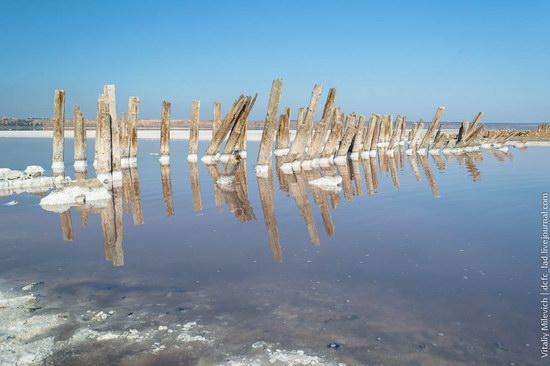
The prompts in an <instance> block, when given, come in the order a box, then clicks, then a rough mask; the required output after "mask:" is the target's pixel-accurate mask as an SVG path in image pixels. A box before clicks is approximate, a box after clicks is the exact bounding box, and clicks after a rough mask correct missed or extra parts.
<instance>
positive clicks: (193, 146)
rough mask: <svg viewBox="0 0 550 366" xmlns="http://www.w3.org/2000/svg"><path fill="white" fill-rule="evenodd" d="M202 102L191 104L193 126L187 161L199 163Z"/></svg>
mask: <svg viewBox="0 0 550 366" xmlns="http://www.w3.org/2000/svg"><path fill="white" fill-rule="evenodd" d="M200 108H201V102H200V101H199V100H194V101H193V102H192V104H191V124H190V126H189V148H188V150H187V160H188V161H190V162H196V161H197V159H198V158H197V151H198V149H199V121H200V117H199V113H200Z"/></svg>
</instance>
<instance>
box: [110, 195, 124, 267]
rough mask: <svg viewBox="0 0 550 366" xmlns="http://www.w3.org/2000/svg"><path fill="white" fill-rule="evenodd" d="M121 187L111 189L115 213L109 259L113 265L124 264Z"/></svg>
mask: <svg viewBox="0 0 550 366" xmlns="http://www.w3.org/2000/svg"><path fill="white" fill-rule="evenodd" d="M122 197H123V189H122V186H120V185H119V186H115V187H114V189H113V205H114V213H115V242H114V247H113V251H112V258H111V261H112V262H113V266H117V267H118V266H123V265H124V249H123V247H122V239H123V234H124V233H123V211H124V210H123V205H122Z"/></svg>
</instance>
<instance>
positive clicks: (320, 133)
mask: <svg viewBox="0 0 550 366" xmlns="http://www.w3.org/2000/svg"><path fill="white" fill-rule="evenodd" d="M335 103H336V89H334V88H330V89H329V91H328V95H327V100H326V102H325V108H324V109H323V114H322V115H321V121H319V124H318V125H317V128H316V129H315V133H314V135H313V139H312V141H311V146H310V148H309V149H308V151H307V154H306V160H305V161H304V163H305V162H307V161H308V160H313V159H318V158H320V157H321V152H322V151H323V146H324V143H325V140H326V138H327V132H328V129H329V127H330V121H331V118H332V112H333V110H334V107H335Z"/></svg>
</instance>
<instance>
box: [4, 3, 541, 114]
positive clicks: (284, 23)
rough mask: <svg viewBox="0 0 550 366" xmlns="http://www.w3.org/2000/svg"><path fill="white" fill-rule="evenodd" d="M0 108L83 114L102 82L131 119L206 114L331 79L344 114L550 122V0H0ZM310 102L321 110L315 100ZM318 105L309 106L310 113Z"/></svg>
mask: <svg viewBox="0 0 550 366" xmlns="http://www.w3.org/2000/svg"><path fill="white" fill-rule="evenodd" d="M0 14H1V15H2V16H1V21H0V49H1V55H0V116H18V117H29V116H33V117H39V116H51V114H52V110H53V95H54V94H53V91H54V89H64V90H65V92H66V100H67V106H66V113H67V116H68V117H70V116H72V109H73V107H74V105H75V104H80V105H81V107H82V110H83V112H84V114H85V115H86V116H90V117H95V108H96V101H97V95H98V93H100V92H101V90H102V86H103V84H105V83H114V84H115V85H116V88H117V103H118V112H119V113H120V112H121V111H123V110H126V109H127V101H128V97H129V96H130V95H137V96H139V97H140V99H141V117H142V118H159V117H160V111H161V101H162V100H170V101H171V102H172V116H173V118H189V116H190V107H191V100H192V99H199V100H200V101H201V107H202V108H201V117H202V118H204V119H210V118H211V116H212V103H213V102H214V101H216V100H219V101H221V102H222V109H223V113H225V112H226V111H227V109H228V108H229V104H230V103H231V102H232V101H233V100H234V99H235V98H236V97H237V96H238V95H239V94H241V93H244V94H253V93H256V92H258V93H259V98H258V102H257V103H256V107H255V110H254V111H253V112H252V115H251V117H252V118H253V119H263V118H264V117H265V110H266V105H267V99H268V97H269V91H270V87H271V82H272V80H273V79H275V78H282V79H283V81H284V89H283V98H282V105H281V108H282V107H284V106H287V105H288V106H290V107H291V108H292V111H293V118H295V117H296V109H297V108H298V107H301V106H306V105H307V103H308V101H309V97H310V95H311V90H312V88H313V86H314V84H316V83H318V84H321V85H323V87H324V91H323V99H322V101H321V108H322V103H324V97H325V96H326V92H327V91H328V88H330V87H336V88H337V103H338V105H339V106H340V107H341V108H342V109H343V110H344V111H345V112H352V111H354V112H357V113H364V114H367V115H368V114H370V113H372V112H377V113H391V114H394V115H395V114H402V115H406V116H407V117H408V118H409V119H410V120H415V119H418V118H419V117H423V118H424V119H427V118H428V119H429V118H431V117H432V116H433V113H434V112H435V109H436V107H437V106H439V105H444V106H446V107H447V111H446V114H445V115H444V118H443V120H444V121H445V120H446V121H462V120H464V119H470V120H471V118H473V116H474V115H475V113H476V112H478V111H484V112H485V113H486V116H485V117H484V121H485V122H533V123H535V122H536V123H539V122H550V1H547V0H539V1H536V0H533V1H529V0H523V1H519V0H518V1H509V0H483V1H482V0H477V1H473V0H472V1H459V0H456V1H450V0H449V1H444V0H437V1H435V0H434V1H428V0H424V1H422V0H421V1H405V0H403V1H381V0H379V1H335V0H333V1H319V0H317V1H296V0H294V1H291V0H289V1H286V0H278V1H258V0H256V1H239V0H234V1H198V0H197V1H152V0H151V1H148V0H140V1H137V0H134V1H117V0H110V1H109V0H107V1H79V0H64V1H60V0H48V1H40V0H35V1H29V0H1V1H0ZM321 108H319V109H321ZM317 115H318V116H319V115H320V112H319V113H318V114H317Z"/></svg>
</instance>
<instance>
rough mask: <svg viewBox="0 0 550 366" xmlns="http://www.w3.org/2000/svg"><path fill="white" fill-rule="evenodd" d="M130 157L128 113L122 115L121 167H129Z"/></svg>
mask: <svg viewBox="0 0 550 366" xmlns="http://www.w3.org/2000/svg"><path fill="white" fill-rule="evenodd" d="M129 156H130V135H129V133H128V119H127V118H126V112H122V113H120V166H121V168H127V167H128V157H129Z"/></svg>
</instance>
